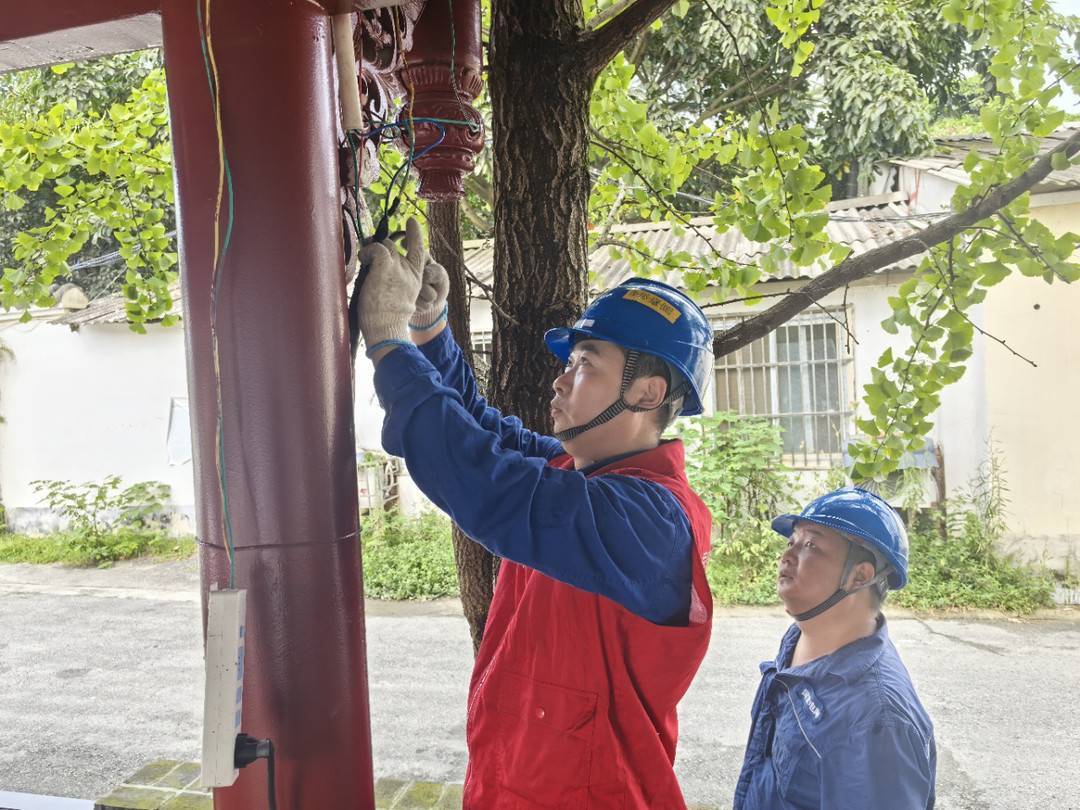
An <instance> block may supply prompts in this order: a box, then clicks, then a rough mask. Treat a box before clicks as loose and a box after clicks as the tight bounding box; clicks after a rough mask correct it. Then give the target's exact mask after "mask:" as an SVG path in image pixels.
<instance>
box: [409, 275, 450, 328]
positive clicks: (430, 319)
mask: <svg viewBox="0 0 1080 810" xmlns="http://www.w3.org/2000/svg"><path fill="white" fill-rule="evenodd" d="M449 292H450V277H449V276H448V275H447V274H446V270H445V268H444V267H443V266H442V265H441V264H439V263H438V262H434V261H432V260H431V259H430V258H428V260H427V263H426V264H425V265H424V283H423V286H421V287H420V295H418V296H417V298H416V311H415V312H413V315H412V319H411V320H410V321H409V328H410V329H415V330H417V331H424V330H427V329H432V328H434V327H436V326H438V325H439V324H440V323H442V322H443V321H444V320H445V319H446V296H447V295H448V294H449Z"/></svg>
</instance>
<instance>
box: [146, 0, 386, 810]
mask: <svg viewBox="0 0 1080 810" xmlns="http://www.w3.org/2000/svg"><path fill="white" fill-rule="evenodd" d="M196 3H197V0H164V2H163V4H162V6H163V7H162V24H163V28H164V39H165V64H166V73H167V77H168V89H169V107H170V111H171V118H172V134H173V141H174V147H173V148H174V152H175V165H176V176H177V183H176V186H177V206H178V222H179V231H180V258H181V272H182V277H183V287H184V322H185V330H186V335H187V362H188V385H189V395H190V400H191V404H192V408H191V412H192V428H193V437H194V466H195V486H196V499H197V516H198V536H199V539H200V541H201V543H202V545H201V555H200V556H201V568H202V588H203V597H204V603H203V604H204V616H205V598H206V593H207V592H208V590H209V588H210V587H211V585H214V584H216V585H218V586H220V587H225V586H226V584H227V581H228V568H229V563H228V557H227V554H226V550H225V547H224V545H223V543H224V532H223V529H222V525H223V523H222V517H223V515H222V505H221V504H222V502H221V497H220V490H219V477H218V473H217V468H216V464H215V449H216V447H215V442H216V420H217V388H216V386H217V385H218V376H217V374H216V373H215V368H214V358H213V352H212V347H211V331H210V319H211V315H212V311H211V280H212V270H213V268H212V264H213V258H212V257H213V246H214V226H213V220H214V210H215V205H216V198H217V193H218V177H219V175H218V172H219V157H218V154H219V153H218V144H217V135H216V130H215V126H214V113H213V106H212V104H211V98H212V96H211V91H210V86H209V83H208V79H207V74H206V69H205V67H204V62H203V54H202V51H201V49H200V37H199V31H198V25H197V18H196ZM210 25H211V36H212V43H213V50H214V57H215V61H216V65H217V69H218V73H219V76H220V91H221V115H222V132H223V135H224V143H225V149H226V152H227V154H228V159H229V163H230V168H231V173H232V181H233V187H234V189H235V223H234V225H233V230H232V237H231V244H230V246H229V248H228V253H227V255H226V257H225V260H224V262H223V263H222V264H221V266H220V296H219V303H218V313H217V334H218V340H219V346H220V385H221V401H222V403H223V407H222V411H223V436H224V456H225V472H226V480H227V485H228V495H229V502H230V513H231V516H232V526H233V530H234V536H235V547H236V553H235V560H236V564H235V565H236V567H235V577H236V587H238V588H246V589H247V592H248V596H247V605H248V608H247V610H248V615H247V618H248V625H247V627H248V634H247V648H246V667H245V669H246V671H245V681H244V688H245V695H244V716H243V728H244V731H246V732H247V733H249V734H252V735H255V736H257V737H269V738H271V739H272V740H273V741H274V745H275V747H276V749H277V766H278V767H277V770H278V776H277V786H278V790H277V795H278V807H279V808H281V810H331V808H333V809H334V810H338V808H341V809H343V810H353V809H354V808H357V809H359V810H367V809H368V808H373V807H374V799H373V790H372V769H371V743H370V737H371V734H370V720H369V713H368V698H367V670H366V658H365V647H364V611H363V593H362V583H361V576H360V559H359V549H358V543H357V532H358V523H357V520H358V518H357V502H356V464H355V450H354V441H353V428H352V393H351V375H350V368H349V350H348V345H347V336H346V322H345V311H346V301H345V287H344V270H343V257H342V247H341V244H342V239H341V229H340V222H341V215H340V211H339V203H338V181H337V174H338V173H337V165H336V149H335V128H334V125H335V119H336V116H337V106H336V100H335V95H334V84H333V74H332V70H333V68H332V65H333V62H332V58H331V53H330V39H331V36H330V22H329V18H328V17H326V16H325V15H324V14H323V13H322V12H321V11H320V10H319V8H318V7H316V6H315V5H314V4H313V3H309V2H300V1H299V0H227V2H226V0H211V3H210ZM227 203H228V196H227V194H226V197H225V202H224V204H223V211H222V216H221V233H222V236H223V235H224V232H225V229H226V222H227V211H228V204H227ZM265 767H266V766H265V763H264V762H256V763H254V764H253V765H251V766H249V767H248V768H247V769H246V770H244V771H241V773H240V778H239V780H238V781H237V783H236V785H235V786H233V787H231V788H225V789H219V790H218V791H216V793H215V799H214V806H215V808H218V810H241V809H242V810H255V809H256V808H258V809H259V810H262V808H265V807H267V797H266V789H265V784H266V771H265Z"/></svg>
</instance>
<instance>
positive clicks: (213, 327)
mask: <svg viewBox="0 0 1080 810" xmlns="http://www.w3.org/2000/svg"><path fill="white" fill-rule="evenodd" d="M195 14H196V17H197V18H198V23H199V33H200V45H201V46H202V53H203V64H204V66H205V68H206V80H207V83H208V84H209V86H210V96H211V104H212V106H213V109H214V128H215V130H216V133H217V146H218V188H217V199H216V202H215V205H214V245H213V264H212V265H211V267H212V270H211V284H210V289H211V291H210V343H211V349H212V353H213V357H214V383H215V386H214V387H215V390H216V394H217V426H216V433H217V436H216V442H215V444H216V445H217V452H216V455H215V464H216V466H217V474H218V483H219V485H220V491H221V513H222V524H223V528H224V533H225V553H226V556H227V557H228V559H229V588H234V587H236V550H235V544H234V541H233V528H232V515H231V513H230V510H229V488H228V481H227V477H226V470H225V432H224V422H225V418H224V408H223V405H222V398H221V351H220V345H219V343H218V333H217V321H218V303H219V299H220V293H221V266H222V264H223V263H224V261H225V257H226V255H227V254H228V251H229V243H230V242H231V240H232V230H233V222H234V219H235V194H234V191H233V183H232V171H231V170H230V168H229V158H228V154H227V153H226V151H225V135H224V132H223V130H222V125H221V85H220V76H219V75H218V70H217V60H216V59H215V57H214V45H213V40H212V34H211V31H212V29H211V18H210V0H195ZM226 192H227V200H228V219H227V223H226V227H225V236H224V239H223V240H222V238H221V213H222V202H223V198H225V197H226Z"/></svg>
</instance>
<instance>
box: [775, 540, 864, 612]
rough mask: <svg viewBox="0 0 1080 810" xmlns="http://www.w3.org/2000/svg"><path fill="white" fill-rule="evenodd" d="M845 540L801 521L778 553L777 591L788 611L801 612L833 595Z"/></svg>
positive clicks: (845, 556)
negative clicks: (784, 548) (786, 544)
mask: <svg viewBox="0 0 1080 810" xmlns="http://www.w3.org/2000/svg"><path fill="white" fill-rule="evenodd" d="M847 553H848V541H847V540H845V539H844V538H843V537H841V536H840V534H839V533H838V532H835V531H833V530H832V529H827V528H825V527H824V526H819V525H818V524H816V523H809V522H800V523H796V524H795V530H794V531H793V532H792V533H791V537H790V538H788V547H787V549H786V550H785V551H784V553H783V554H781V555H780V565H779V572H778V577H777V580H776V590H777V593H778V594H779V596H780V601H781V602H783V603H784V607H785V608H787V611H788V612H789V613H792V614H795V613H803V612H805V611H807V610H810V609H811V608H813V607H816V606H817V605H818V604H820V603H821V602H823V601H825V600H826V599H827V598H829V597H830V596H832V594H833V592H834V591H835V590H836V589H837V587H838V586H839V585H840V575H841V574H842V573H843V570H844V560H845V559H847Z"/></svg>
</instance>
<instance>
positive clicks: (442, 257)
mask: <svg viewBox="0 0 1080 810" xmlns="http://www.w3.org/2000/svg"><path fill="white" fill-rule="evenodd" d="M458 214H459V207H458V203H457V202H431V203H428V239H429V242H430V244H431V255H432V256H433V257H434V258H435V261H437V262H438V263H439V264H441V265H442V266H443V267H445V268H446V272H447V275H449V277H450V295H449V304H450V308H449V316H450V329H451V330H452V331H453V333H454V335H455V336H456V337H457V340H458V345H459V346H461V352H462V354H464V355H465V360H466V362H467V363H468V364H469V365H470V366H471V365H472V362H473V358H472V343H471V341H470V340H469V335H470V334H471V330H470V328H469V295H468V289H467V287H466V284H465V261H464V259H463V251H462V247H461V227H460V222H459V216H458ZM453 535H454V560H455V562H456V563H457V575H458V586H459V588H460V590H461V606H462V608H463V609H464V611H465V619H466V620H467V621H468V622H469V633H470V634H471V635H472V641H473V652H474V653H475V652H476V651H477V650H478V649H479V648H480V641H481V639H482V638H483V636H484V625H485V624H486V623H487V615H488V608H489V607H490V606H491V597H492V594H493V593H494V590H495V575H496V573H497V572H498V568H499V560H498V558H497V557H495V556H494V555H492V554H491V553H490V552H489V551H488V550H487V549H485V548H484V547H483V546H481V545H480V544H479V543H475V542H473V541H472V540H471V539H470V538H469V536H468V535H466V534H465V533H464V532H463V531H462V530H461V529H460V528H459V527H458V525H457V524H456V523H455V524H454V528H453Z"/></svg>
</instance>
